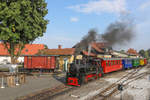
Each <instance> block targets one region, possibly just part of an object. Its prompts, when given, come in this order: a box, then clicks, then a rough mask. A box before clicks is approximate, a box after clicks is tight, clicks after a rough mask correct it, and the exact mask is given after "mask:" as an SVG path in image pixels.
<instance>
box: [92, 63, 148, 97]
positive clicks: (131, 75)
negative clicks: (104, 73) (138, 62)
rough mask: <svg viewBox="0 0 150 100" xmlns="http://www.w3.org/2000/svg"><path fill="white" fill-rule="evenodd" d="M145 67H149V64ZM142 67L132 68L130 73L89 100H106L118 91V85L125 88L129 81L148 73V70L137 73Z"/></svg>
mask: <svg viewBox="0 0 150 100" xmlns="http://www.w3.org/2000/svg"><path fill="white" fill-rule="evenodd" d="M146 67H150V65H148V66H146ZM143 68H145V67H139V68H138V69H134V70H133V71H131V72H130V73H128V74H126V75H124V76H123V77H122V78H120V79H119V80H118V81H116V82H115V83H113V84H111V85H109V86H108V87H107V88H105V89H103V90H102V91H101V92H100V93H99V94H98V95H96V96H94V97H93V98H92V99H91V100H97V99H98V100H108V99H109V98H110V97H111V96H113V95H115V94H118V93H120V91H119V86H121V88H122V87H123V89H126V88H127V86H128V85H129V83H131V82H133V81H135V80H138V79H140V78H142V77H144V76H146V75H147V74H150V71H146V72H143V73H138V72H139V71H140V70H142V69H143Z"/></svg>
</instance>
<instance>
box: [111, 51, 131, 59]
mask: <svg viewBox="0 0 150 100" xmlns="http://www.w3.org/2000/svg"><path fill="white" fill-rule="evenodd" d="M111 55H112V56H113V57H119V58H127V57H128V54H127V53H123V52H119V51H114V50H113V51H111Z"/></svg>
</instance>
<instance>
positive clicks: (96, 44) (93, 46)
mask: <svg viewBox="0 0 150 100" xmlns="http://www.w3.org/2000/svg"><path fill="white" fill-rule="evenodd" d="M91 46H92V48H94V49H95V50H96V51H98V52H104V51H103V50H102V49H100V46H99V45H98V43H92V44H91Z"/></svg>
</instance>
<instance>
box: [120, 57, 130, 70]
mask: <svg viewBox="0 0 150 100" xmlns="http://www.w3.org/2000/svg"><path fill="white" fill-rule="evenodd" d="M122 65H123V69H130V68H132V59H123V60H122Z"/></svg>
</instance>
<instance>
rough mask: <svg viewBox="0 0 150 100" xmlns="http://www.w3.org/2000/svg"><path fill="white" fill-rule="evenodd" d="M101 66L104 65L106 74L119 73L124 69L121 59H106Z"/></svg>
mask: <svg viewBox="0 0 150 100" xmlns="http://www.w3.org/2000/svg"><path fill="white" fill-rule="evenodd" d="M101 65H102V68H103V72H104V73H109V72H113V71H118V70H121V69H122V59H121V58H104V59H103V60H102V62H101Z"/></svg>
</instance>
